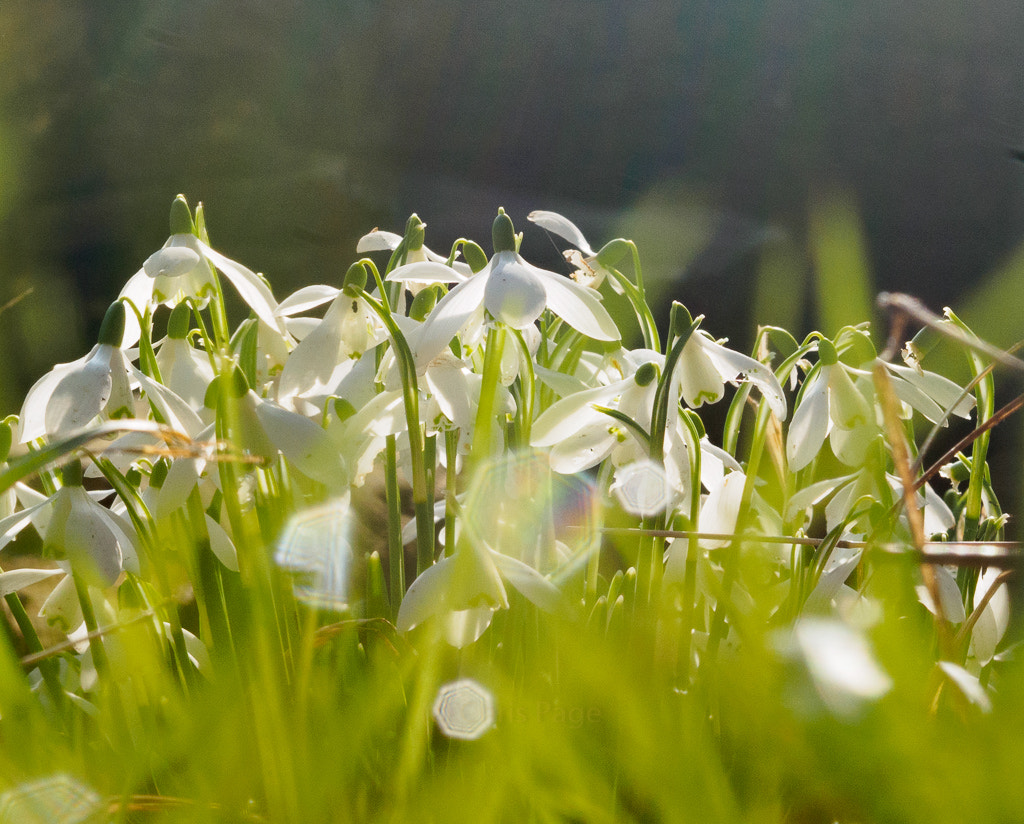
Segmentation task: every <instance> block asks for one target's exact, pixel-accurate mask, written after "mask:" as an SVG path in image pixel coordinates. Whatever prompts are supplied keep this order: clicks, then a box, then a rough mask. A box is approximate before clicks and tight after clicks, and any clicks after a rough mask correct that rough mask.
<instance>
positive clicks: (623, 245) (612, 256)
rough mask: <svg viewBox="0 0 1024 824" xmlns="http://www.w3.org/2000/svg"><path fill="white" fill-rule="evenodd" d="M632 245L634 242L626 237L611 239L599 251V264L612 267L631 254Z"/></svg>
mask: <svg viewBox="0 0 1024 824" xmlns="http://www.w3.org/2000/svg"><path fill="white" fill-rule="evenodd" d="M631 246H632V244H631V243H630V242H629V241H628V240H626V239H625V238H621V237H617V238H615V240H609V241H608V242H607V243H606V244H605V245H604V246H602V247H601V249H600V251H599V252H598V253H597V262H598V265H600V266H604V267H605V268H611V267H612V266H614V265H615V264H617V263H618V262H619V261H620V260H622V259H623V258H624V257H625V256H626V255H627V254H629V250H630V248H631Z"/></svg>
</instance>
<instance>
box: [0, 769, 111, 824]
mask: <svg viewBox="0 0 1024 824" xmlns="http://www.w3.org/2000/svg"><path fill="white" fill-rule="evenodd" d="M102 807H103V799H102V798H100V796H99V795H98V794H97V793H96V792H95V791H94V790H93V789H91V788H90V787H88V786H87V785H86V784H83V783H82V782H81V781H78V780H77V779H74V778H72V777H71V776H70V775H66V774H65V773H58V774H57V775H51V776H47V777H46V778H40V779H36V780H35V781H26V782H25V783H23V784H19V785H18V786H16V787H14V788H12V789H10V790H7V792H5V793H4V794H3V795H0V821H10V822H17V824H80V823H81V822H84V821H88V820H91V819H93V817H94V816H96V815H97V813H99V812H100V810H101V809H102Z"/></svg>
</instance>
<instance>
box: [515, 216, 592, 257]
mask: <svg viewBox="0 0 1024 824" xmlns="http://www.w3.org/2000/svg"><path fill="white" fill-rule="evenodd" d="M526 219H527V220H529V221H532V222H533V223H536V224H537V225H538V226H540V227H541V228H542V229H547V230H548V231H549V232H554V233H555V234H556V235H558V236H559V237H560V238H563V239H565V240H567V241H569V243H571V244H572V245H573V246H575V247H576V248H577V249H579V250H580V251H581V252H583V254H585V255H586V256H587V257H593V256H594V254H595V253H594V250H593V249H591V248H590V244H589V243H587V239H586V238H585V237H584V236H583V232H581V231H580V230H579V228H578V227H577V226H576V224H575V223H573V222H572V221H571V220H569V218H567V217H563V216H562V215H560V214H558V212H545V211H543V210H536V211H533V212H530V214H528V215H527V216H526Z"/></svg>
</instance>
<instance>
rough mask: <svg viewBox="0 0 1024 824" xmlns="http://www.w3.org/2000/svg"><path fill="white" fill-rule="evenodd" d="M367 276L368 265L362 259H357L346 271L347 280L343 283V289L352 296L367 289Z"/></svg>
mask: <svg viewBox="0 0 1024 824" xmlns="http://www.w3.org/2000/svg"><path fill="white" fill-rule="evenodd" d="M367 277H368V273H367V271H366V265H365V264H364V263H362V262H361V261H356V262H355V263H353V264H352V265H351V266H349V267H348V271H347V272H346V273H345V280H344V281H343V282H342V285H341V291H342V292H344V293H345V294H346V295H350V296H352V297H355V296H357V295H359V294H361V293H362V292H363V291H364V290H365V289H366V279H367Z"/></svg>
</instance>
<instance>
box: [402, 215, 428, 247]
mask: <svg viewBox="0 0 1024 824" xmlns="http://www.w3.org/2000/svg"><path fill="white" fill-rule="evenodd" d="M426 228H427V224H426V223H424V222H423V221H422V220H420V219H419V216H418V215H417V214H416V213H415V212H414V213H413V214H411V215H410V216H409V220H408V221H406V224H405V248H406V251H407V252H415V251H416V250H417V249H422V248H423V238H424V236H425V232H424V230H425V229H426Z"/></svg>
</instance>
